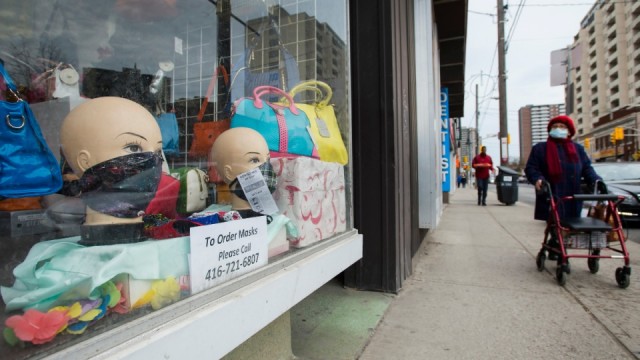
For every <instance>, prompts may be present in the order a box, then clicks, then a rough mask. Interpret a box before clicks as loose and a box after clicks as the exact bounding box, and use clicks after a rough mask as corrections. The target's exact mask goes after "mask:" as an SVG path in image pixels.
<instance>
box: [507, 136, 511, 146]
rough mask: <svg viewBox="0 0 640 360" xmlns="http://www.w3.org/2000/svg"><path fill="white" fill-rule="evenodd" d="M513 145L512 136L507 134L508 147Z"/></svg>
mask: <svg viewBox="0 0 640 360" xmlns="http://www.w3.org/2000/svg"><path fill="white" fill-rule="evenodd" d="M509 144H511V134H507V145H509Z"/></svg>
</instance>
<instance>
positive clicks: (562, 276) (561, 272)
mask: <svg viewBox="0 0 640 360" xmlns="http://www.w3.org/2000/svg"><path fill="white" fill-rule="evenodd" d="M556 280H557V281H558V285H560V286H564V284H566V283H567V274H566V273H565V268H564V265H562V266H558V267H557V268H556Z"/></svg>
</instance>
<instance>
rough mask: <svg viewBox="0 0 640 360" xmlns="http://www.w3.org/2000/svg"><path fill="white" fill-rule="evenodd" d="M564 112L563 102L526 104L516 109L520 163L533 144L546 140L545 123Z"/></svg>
mask: <svg viewBox="0 0 640 360" xmlns="http://www.w3.org/2000/svg"><path fill="white" fill-rule="evenodd" d="M564 113H565V106H564V104H551V105H527V106H523V107H521V108H520V109H519V110H518V121H519V124H520V164H523V165H524V164H525V163H526V162H527V159H528V158H529V153H530V152H531V148H532V147H533V145H535V144H537V143H539V142H542V141H546V140H547V136H548V133H547V123H548V122H549V120H550V119H551V118H552V117H554V116H557V115H560V114H564Z"/></svg>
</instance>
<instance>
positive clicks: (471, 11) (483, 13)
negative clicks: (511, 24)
mask: <svg viewBox="0 0 640 360" xmlns="http://www.w3.org/2000/svg"><path fill="white" fill-rule="evenodd" d="M467 11H468V12H470V13H472V14H478V15H487V16H491V17H494V16H496V14H491V13H485V12H480V11H473V10H467Z"/></svg>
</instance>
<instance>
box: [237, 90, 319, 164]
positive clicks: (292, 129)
mask: <svg viewBox="0 0 640 360" xmlns="http://www.w3.org/2000/svg"><path fill="white" fill-rule="evenodd" d="M272 95H276V96H277V97H279V98H284V99H286V101H287V102H288V103H286V104H283V103H273V102H269V101H265V100H263V99H261V97H267V96H272ZM310 126H311V125H310V123H309V119H308V118H307V115H306V114H305V112H304V111H301V110H299V109H298V108H297V107H296V104H295V103H294V102H293V98H291V96H290V95H289V94H287V93H286V92H284V91H282V90H280V89H278V88H275V87H272V86H258V87H257V88H255V89H254V90H253V97H247V98H242V99H239V100H237V101H236V102H235V103H234V104H233V109H232V115H231V127H232V128H236V127H247V128H251V129H254V130H256V131H257V132H259V133H260V134H261V135H262V136H263V137H264V139H265V140H266V141H267V145H268V146H269V150H270V152H271V156H272V157H280V156H287V155H297V156H308V157H314V158H316V159H319V158H320V157H319V155H318V151H317V149H316V146H315V144H314V142H313V140H312V139H311V134H310V133H309V128H310Z"/></svg>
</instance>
